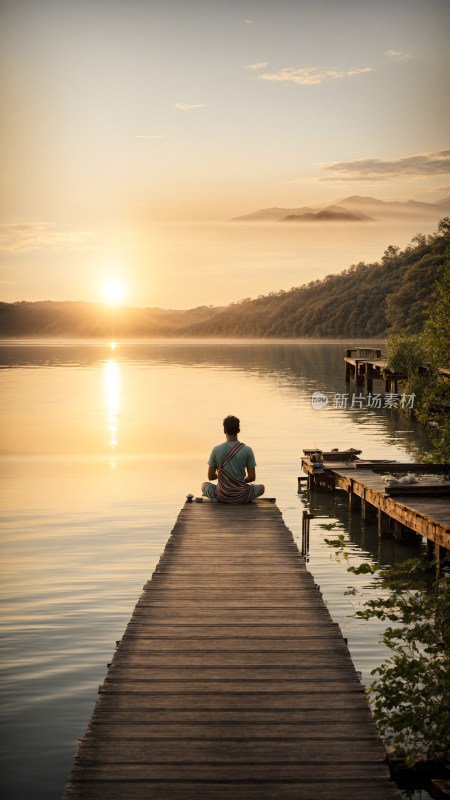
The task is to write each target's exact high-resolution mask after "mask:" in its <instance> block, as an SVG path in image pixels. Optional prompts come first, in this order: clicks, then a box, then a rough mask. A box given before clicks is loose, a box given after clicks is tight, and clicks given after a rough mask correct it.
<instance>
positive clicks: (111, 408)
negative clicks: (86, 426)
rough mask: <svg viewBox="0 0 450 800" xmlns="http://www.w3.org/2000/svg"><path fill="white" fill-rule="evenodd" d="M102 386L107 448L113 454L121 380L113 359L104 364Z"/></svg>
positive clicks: (115, 442) (116, 435)
mask: <svg viewBox="0 0 450 800" xmlns="http://www.w3.org/2000/svg"><path fill="white" fill-rule="evenodd" d="M103 385H104V389H105V399H106V408H107V411H108V431H109V446H110V447H111V450H112V451H113V452H114V451H115V449H116V447H117V444H118V432H119V407H120V387H121V378H120V369H119V365H118V363H117V361H115V360H114V359H113V358H110V359H109V361H108V362H107V363H106V364H105V373H104V379H103ZM111 466H112V464H111ZM114 466H115V464H114Z"/></svg>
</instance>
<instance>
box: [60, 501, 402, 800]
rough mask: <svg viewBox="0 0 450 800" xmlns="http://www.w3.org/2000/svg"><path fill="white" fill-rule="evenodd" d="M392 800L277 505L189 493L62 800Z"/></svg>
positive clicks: (344, 664)
mask: <svg viewBox="0 0 450 800" xmlns="http://www.w3.org/2000/svg"><path fill="white" fill-rule="evenodd" d="M340 797H345V798H346V800H391V799H392V800H394V798H398V797H399V793H398V792H397V789H396V787H395V784H394V783H393V782H392V781H391V780H390V775H389V770H388V767H387V764H386V759H385V751H384V748H383V747H382V745H381V744H380V743H379V741H378V740H377V738H376V732H375V728H374V726H373V723H372V720H371V716H370V711H369V709H368V706H367V704H366V702H365V699H364V692H363V687H362V685H361V683H360V681H359V679H358V676H357V673H356V672H355V669H354V666H353V663H352V661H351V658H350V655H349V652H348V649H347V646H346V643H345V640H344V639H343V638H342V635H341V632H340V629H339V627H338V626H337V625H336V624H335V623H333V622H332V620H331V617H330V615H329V612H328V609H327V607H326V605H325V603H324V601H323V599H322V596H321V594H320V590H319V588H318V587H317V586H316V585H315V583H314V579H313V577H312V576H311V574H310V573H309V572H308V571H307V569H306V565H305V562H304V560H303V558H302V557H301V556H300V553H299V551H298V549H297V546H296V544H295V541H294V539H293V536H292V534H291V532H290V531H289V530H288V528H287V527H286V525H285V524H284V522H283V519H282V516H281V513H280V511H279V509H278V508H277V506H276V505H275V504H274V503H270V502H268V501H264V500H258V501H256V502H254V503H252V504H251V505H244V506H242V505H241V506H224V505H218V504H215V503H210V502H203V503H195V502H194V503H186V504H185V505H184V507H183V509H182V510H181V512H180V514H179V517H178V519H177V522H176V524H175V527H174V529H173V531H172V534H171V536H170V538H169V540H168V542H167V545H166V548H165V550H164V553H163V555H162V556H161V559H160V561H159V563H158V566H157V567H156V570H155V572H154V573H153V576H152V578H151V580H150V581H149V582H148V583H147V584H146V586H145V587H144V592H143V594H142V595H141V597H140V599H139V601H138V603H137V605H136V608H135V609H134V612H133V615H132V618H131V620H130V622H129V624H128V626H127V629H126V631H125V634H124V636H123V638H122V640H121V641H120V642H119V643H118V646H117V650H116V652H115V654H114V657H113V660H112V663H111V664H110V665H109V668H108V672H107V675H106V678H105V681H104V683H103V685H102V686H101V687H100V694H99V699H98V701H97V703H96V706H95V709H94V713H93V716H92V718H91V721H90V722H89V725H88V727H87V730H86V733H85V735H84V737H83V738H82V739H81V740H80V743H79V746H78V751H77V754H76V757H75V762H74V766H73V769H72V772H71V775H70V777H69V779H68V782H67V785H66V789H65V792H64V796H63V800H81V799H83V800H119V799H120V800H144V798H145V800H336V798H340Z"/></svg>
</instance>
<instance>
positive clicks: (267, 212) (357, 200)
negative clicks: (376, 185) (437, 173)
mask: <svg viewBox="0 0 450 800" xmlns="http://www.w3.org/2000/svg"><path fill="white" fill-rule="evenodd" d="M342 210H345V211H348V212H350V213H351V214H355V215H357V216H356V217H353V218H349V217H348V216H343V217H340V218H339V217H337V213H338V212H341V213H342ZM329 211H331V212H332V213H331V214H329V213H326V214H325V216H320V215H322V214H323V213H324V212H329ZM449 211H450V197H445V198H443V199H442V200H439V201H438V202H436V203H419V202H417V201H416V200H407V201H406V202H403V203H402V202H399V201H389V200H378V199H377V198H375V197H361V196H359V195H352V196H351V197H345V198H344V199H343V200H337V201H336V202H335V203H333V204H332V205H327V206H316V207H313V206H305V207H303V208H262V209H260V210H259V211H253V212H252V213H251V214H245V215H244V216H241V217H234V218H233V219H232V220H230V222H278V221H282V220H285V219H288V220H289V221H290V222H292V221H302V222H308V221H317V222H320V221H322V222H327V221H330V220H335V221H341V220H342V221H343V222H345V221H353V222H356V221H361V220H364V215H366V220H368V219H375V220H376V219H380V220H384V219H392V218H396V219H419V218H421V217H422V218H423V217H431V218H433V219H436V220H437V219H439V218H440V217H443V216H445V215H446V214H448V212H449ZM307 214H310V215H312V216H310V217H307V216H305V215H307ZM359 214H363V216H362V217H361V216H358V215H359ZM295 218H297V219H295ZM299 218H301V219H299Z"/></svg>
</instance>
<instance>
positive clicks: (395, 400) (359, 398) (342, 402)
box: [311, 392, 416, 409]
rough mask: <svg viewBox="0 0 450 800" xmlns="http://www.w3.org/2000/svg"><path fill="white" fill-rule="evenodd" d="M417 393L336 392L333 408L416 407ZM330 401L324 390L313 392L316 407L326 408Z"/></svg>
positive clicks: (333, 398)
mask: <svg viewBox="0 0 450 800" xmlns="http://www.w3.org/2000/svg"><path fill="white" fill-rule="evenodd" d="M415 396H416V395H415V394H395V393H394V392H386V394H385V395H381V394H372V393H371V392H369V394H367V395H363V394H355V392H353V394H349V393H344V394H341V393H340V392H335V394H333V395H332V399H331V408H349V409H352V408H358V409H359V408H414V399H415ZM329 402H330V400H329V398H328V397H327V395H326V394H324V393H323V392H313V394H312V398H311V405H312V407H313V408H315V409H319V408H325V406H327V405H328V403H329Z"/></svg>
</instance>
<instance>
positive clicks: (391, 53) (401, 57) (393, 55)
mask: <svg viewBox="0 0 450 800" xmlns="http://www.w3.org/2000/svg"><path fill="white" fill-rule="evenodd" d="M384 55H385V56H387V58H390V59H391V60H392V61H408V59H409V58H412V55H411V53H400V52H399V50H386V52H385V54H384Z"/></svg>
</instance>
